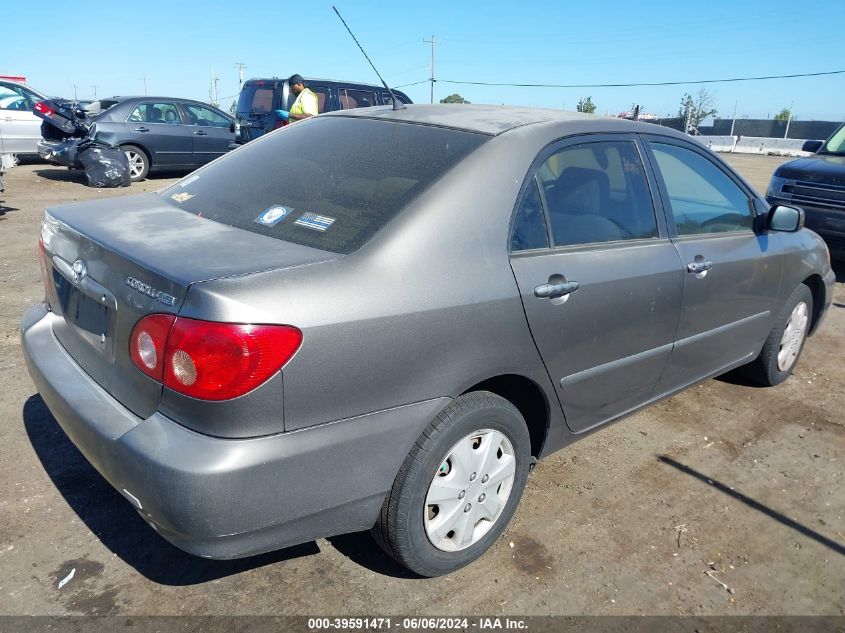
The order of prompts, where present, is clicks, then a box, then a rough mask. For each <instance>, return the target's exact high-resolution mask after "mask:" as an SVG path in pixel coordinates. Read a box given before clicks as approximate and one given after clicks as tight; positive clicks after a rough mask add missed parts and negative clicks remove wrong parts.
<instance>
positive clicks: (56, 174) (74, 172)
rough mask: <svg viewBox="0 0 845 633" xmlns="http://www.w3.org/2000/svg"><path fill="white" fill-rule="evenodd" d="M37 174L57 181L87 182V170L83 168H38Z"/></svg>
mask: <svg viewBox="0 0 845 633" xmlns="http://www.w3.org/2000/svg"><path fill="white" fill-rule="evenodd" d="M35 175H36V176H38V177H39V178H43V179H44V180H53V181H55V182H78V183H80V184H85V172H84V171H82V170H81V169H68V168H67V167H47V168H45V169H38V170H36V172H35Z"/></svg>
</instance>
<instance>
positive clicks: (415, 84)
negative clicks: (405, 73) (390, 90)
mask: <svg viewBox="0 0 845 633" xmlns="http://www.w3.org/2000/svg"><path fill="white" fill-rule="evenodd" d="M429 81H431V79H423V80H422V81H415V82H413V83H410V84H402V85H401V86H394V88H396V89H397V90H398V89H399V88H407V87H408V86H419V85H420V84H427V83H428V82H429Z"/></svg>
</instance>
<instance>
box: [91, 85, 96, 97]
mask: <svg viewBox="0 0 845 633" xmlns="http://www.w3.org/2000/svg"><path fill="white" fill-rule="evenodd" d="M91 87H92V88H93V89H94V101H96V100H97V86H95V85H93V84H92V85H91Z"/></svg>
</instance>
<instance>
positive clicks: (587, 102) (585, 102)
mask: <svg viewBox="0 0 845 633" xmlns="http://www.w3.org/2000/svg"><path fill="white" fill-rule="evenodd" d="M576 109H577V110H578V112H586V113H587V114H593V113H595V111H596V104H595V103H593V98H592V97H581V99H580V100H579V101H578V105H577V106H576Z"/></svg>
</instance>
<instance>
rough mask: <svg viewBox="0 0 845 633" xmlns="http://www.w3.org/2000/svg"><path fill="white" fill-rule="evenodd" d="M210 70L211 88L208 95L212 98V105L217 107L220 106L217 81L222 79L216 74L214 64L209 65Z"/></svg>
mask: <svg viewBox="0 0 845 633" xmlns="http://www.w3.org/2000/svg"><path fill="white" fill-rule="evenodd" d="M209 72H210V73H211V88H210V89H209V91H208V97H209V99H211V105H213V106H214V107H215V108H216V107H218V106H219V104H218V103H217V82H218V81H220V77H215V76H214V66H213V65H211V64H210V65H209Z"/></svg>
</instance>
